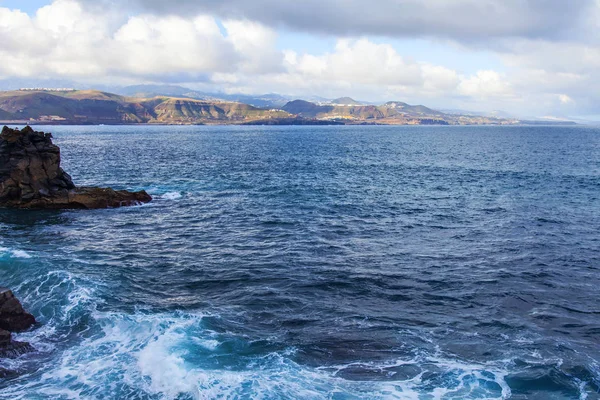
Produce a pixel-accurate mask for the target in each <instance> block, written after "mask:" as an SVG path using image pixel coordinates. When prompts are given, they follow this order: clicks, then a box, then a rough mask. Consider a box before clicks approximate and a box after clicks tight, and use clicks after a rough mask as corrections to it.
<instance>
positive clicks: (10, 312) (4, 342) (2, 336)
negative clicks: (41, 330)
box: [0, 287, 35, 358]
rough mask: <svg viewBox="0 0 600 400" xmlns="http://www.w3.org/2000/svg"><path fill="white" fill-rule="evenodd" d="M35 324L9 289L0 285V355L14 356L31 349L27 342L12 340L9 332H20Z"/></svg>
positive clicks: (5, 356)
mask: <svg viewBox="0 0 600 400" xmlns="http://www.w3.org/2000/svg"><path fill="white" fill-rule="evenodd" d="M34 324H35V318H34V317H33V315H31V314H29V313H28V312H27V311H25V310H24V309H23V306H22V305H21V302H20V301H19V300H18V299H17V298H16V297H15V295H14V294H13V292H12V291H11V290H10V289H7V288H2V287H0V357H1V358H14V357H18V356H20V355H21V354H25V353H28V352H30V351H33V350H34V349H33V347H32V346H31V345H30V344H29V343H25V342H17V341H14V340H12V334H11V332H22V331H25V330H27V329H29V328H30V327H32V326H33V325H34Z"/></svg>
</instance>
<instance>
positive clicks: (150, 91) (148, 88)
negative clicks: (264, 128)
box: [117, 85, 290, 108]
mask: <svg viewBox="0 0 600 400" xmlns="http://www.w3.org/2000/svg"><path fill="white" fill-rule="evenodd" d="M117 93H118V94H120V95H123V96H128V97H138V98H152V97H160V96H167V97H181V98H190V99H197V100H221V101H235V102H238V103H245V104H250V105H252V106H254V107H263V108H280V107H281V106H283V105H284V104H285V103H287V102H288V101H289V100H290V99H289V98H288V97H284V96H281V95H278V94H264V95H259V96H250V95H244V94H226V93H208V92H200V91H196V90H192V89H189V88H186V87H183V86H175V85H135V86H127V87H124V88H121V89H118V90H117Z"/></svg>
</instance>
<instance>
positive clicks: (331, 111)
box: [282, 98, 444, 121]
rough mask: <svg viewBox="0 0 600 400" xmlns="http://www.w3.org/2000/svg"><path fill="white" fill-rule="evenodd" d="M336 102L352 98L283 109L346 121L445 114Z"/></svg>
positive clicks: (296, 103) (294, 103) (407, 107)
mask: <svg viewBox="0 0 600 400" xmlns="http://www.w3.org/2000/svg"><path fill="white" fill-rule="evenodd" d="M334 101H336V102H337V101H342V102H345V101H350V102H354V100H352V99H351V98H341V99H336V100H333V101H332V103H331V104H323V105H318V104H315V103H311V102H308V101H305V100H294V101H291V102H289V103H287V104H286V105H285V106H283V107H282V110H285V111H287V112H289V113H291V114H297V115H300V116H303V117H308V118H328V119H335V118H339V119H346V120H388V121H392V120H397V121H400V120H402V119H403V118H405V117H432V118H441V117H443V116H444V113H442V112H439V111H435V110H432V109H430V108H427V107H425V106H420V105H419V106H411V105H409V104H406V103H402V102H388V103H386V104H384V105H382V106H373V105H351V104H343V105H342V104H338V103H334Z"/></svg>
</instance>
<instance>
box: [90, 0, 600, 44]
mask: <svg viewBox="0 0 600 400" xmlns="http://www.w3.org/2000/svg"><path fill="white" fill-rule="evenodd" d="M79 1H80V2H82V3H86V5H87V6H92V7H93V6H94V5H96V6H98V5H99V4H100V3H104V4H103V6H105V5H106V3H107V2H108V3H112V4H113V5H119V6H120V7H127V8H130V9H136V11H145V12H151V13H156V14H180V15H190V14H194V13H208V14H212V15H215V16H219V17H221V18H236V19H244V18H245V19H250V20H254V21H258V22H261V23H263V24H266V25H269V26H275V27H279V26H285V27H287V28H290V29H293V30H298V31H303V32H310V33H323V34H332V35H338V36H340V35H341V36H348V35H350V36H360V35H381V36H390V37H443V38H449V39H456V40H461V41H486V40H488V39H497V38H505V37H525V38H545V39H550V40H552V39H563V38H565V37H569V36H572V35H573V34H574V31H576V30H577V27H578V26H579V25H581V22H582V20H583V19H584V18H585V17H586V16H587V15H588V12H589V11H590V10H591V9H592V8H593V7H595V0H377V1H365V0H304V1H284V0H169V1H165V0H124V1H116V0H79Z"/></svg>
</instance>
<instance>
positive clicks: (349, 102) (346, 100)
mask: <svg viewBox="0 0 600 400" xmlns="http://www.w3.org/2000/svg"><path fill="white" fill-rule="evenodd" d="M329 103H330V104H335V105H343V106H362V105H363V103H360V102H358V101H356V100H354V99H353V98H351V97H340V98H338V99H334V100H331V101H330V102H329Z"/></svg>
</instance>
